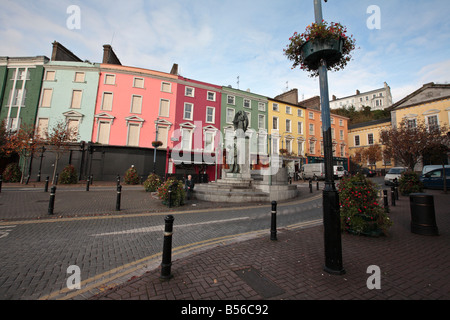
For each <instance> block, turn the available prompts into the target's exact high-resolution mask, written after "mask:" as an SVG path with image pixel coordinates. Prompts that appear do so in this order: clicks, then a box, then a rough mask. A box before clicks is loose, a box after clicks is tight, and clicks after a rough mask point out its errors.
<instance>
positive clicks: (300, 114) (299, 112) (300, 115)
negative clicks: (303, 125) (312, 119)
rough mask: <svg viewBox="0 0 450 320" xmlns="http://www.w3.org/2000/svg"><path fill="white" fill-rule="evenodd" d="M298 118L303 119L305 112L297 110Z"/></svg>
mask: <svg viewBox="0 0 450 320" xmlns="http://www.w3.org/2000/svg"><path fill="white" fill-rule="evenodd" d="M297 117H303V110H302V109H297Z"/></svg>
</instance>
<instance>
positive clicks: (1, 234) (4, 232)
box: [0, 225, 15, 239]
mask: <svg viewBox="0 0 450 320" xmlns="http://www.w3.org/2000/svg"><path fill="white" fill-rule="evenodd" d="M14 227H15V225H14V226H0V229H3V230H0V239H1V238H6V237H7V236H8V235H9V233H10V232H11V231H13V229H6V228H14Z"/></svg>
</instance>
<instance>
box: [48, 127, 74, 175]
mask: <svg viewBox="0 0 450 320" xmlns="http://www.w3.org/2000/svg"><path fill="white" fill-rule="evenodd" d="M77 140H78V132H77V131H76V130H75V129H71V128H69V126H68V125H67V123H66V122H64V121H58V122H57V123H56V124H55V125H54V126H53V127H52V129H51V130H50V131H49V133H48V138H47V143H48V144H49V145H50V146H51V147H52V149H53V152H54V153H55V168H54V169H53V177H52V183H53V184H54V183H55V177H56V172H57V169H58V161H59V159H61V157H62V155H63V154H64V153H65V152H67V151H68V150H69V148H70V143H71V142H76V141H77Z"/></svg>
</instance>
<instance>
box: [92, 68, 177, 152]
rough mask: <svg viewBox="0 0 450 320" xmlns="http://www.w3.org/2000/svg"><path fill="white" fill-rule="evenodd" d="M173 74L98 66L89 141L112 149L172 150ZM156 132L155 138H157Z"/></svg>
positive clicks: (173, 114) (174, 81) (174, 96)
mask: <svg viewBox="0 0 450 320" xmlns="http://www.w3.org/2000/svg"><path fill="white" fill-rule="evenodd" d="M177 78H178V77H177V76H176V75H172V74H169V73H164V72H158V71H152V70H147V69H141V68H135V67H126V66H121V65H112V64H101V66H100V80H99V87H98V94H97V102H96V106H95V121H94V127H93V132H92V142H96V143H99V144H105V145H114V146H130V147H141V148H153V146H152V141H155V140H158V141H161V142H162V145H161V146H160V147H158V148H159V149H165V150H167V148H172V142H171V140H170V137H171V135H172V133H173V130H174V123H175V108H176V97H177V84H176V80H177ZM156 133H158V136H157V138H156Z"/></svg>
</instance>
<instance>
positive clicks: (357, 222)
mask: <svg viewBox="0 0 450 320" xmlns="http://www.w3.org/2000/svg"><path fill="white" fill-rule="evenodd" d="M338 190H339V205H340V214H341V228H342V230H343V231H347V232H350V233H353V234H363V235H369V236H378V235H381V234H386V233H387V231H388V229H389V227H390V226H391V225H392V221H391V220H390V219H389V217H388V215H387V213H386V212H385V210H384V208H383V207H382V205H381V204H380V201H379V199H378V189H377V186H376V185H375V183H373V182H372V181H370V180H368V179H366V178H365V177H364V176H363V175H362V174H357V175H355V176H353V177H349V178H347V177H346V178H343V179H342V180H341V182H340V183H339V185H338Z"/></svg>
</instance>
